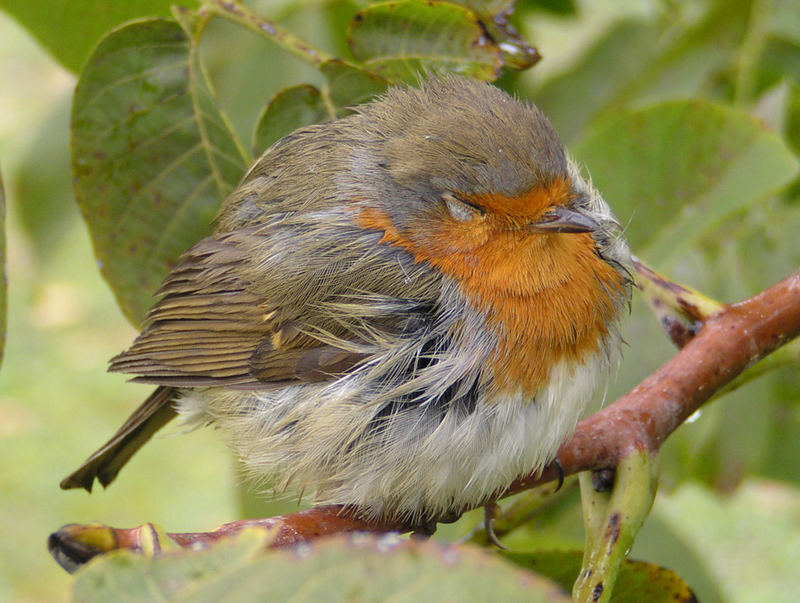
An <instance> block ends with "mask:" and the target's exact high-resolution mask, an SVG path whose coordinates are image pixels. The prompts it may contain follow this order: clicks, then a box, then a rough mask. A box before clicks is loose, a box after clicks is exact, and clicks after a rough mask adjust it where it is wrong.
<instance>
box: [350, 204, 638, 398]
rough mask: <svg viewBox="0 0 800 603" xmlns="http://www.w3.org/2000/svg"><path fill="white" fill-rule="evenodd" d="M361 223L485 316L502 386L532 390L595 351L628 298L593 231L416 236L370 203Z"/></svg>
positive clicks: (452, 231) (455, 231) (450, 231)
mask: <svg viewBox="0 0 800 603" xmlns="http://www.w3.org/2000/svg"><path fill="white" fill-rule="evenodd" d="M358 222H359V224H360V225H362V226H363V227H366V228H370V229H376V230H382V231H383V232H384V236H383V239H382V240H381V242H383V243H388V244H391V245H395V246H398V247H402V248H404V249H406V250H407V251H409V252H411V253H412V254H413V255H414V259H415V261H417V262H422V261H424V262H428V263H429V264H430V265H432V266H434V267H435V268H437V269H438V270H440V271H441V272H442V273H444V274H446V275H448V276H449V277H451V278H453V279H454V280H455V281H456V282H457V283H458V284H459V286H460V287H461V290H462V291H463V292H464V294H465V296H466V297H467V298H468V299H469V300H470V302H471V303H472V304H473V305H474V306H475V307H476V308H478V309H479V310H480V311H482V312H483V313H484V314H485V315H486V317H487V323H488V325H489V327H490V328H492V329H493V330H494V331H495V333H496V335H497V337H498V345H497V349H496V351H495V354H494V358H493V360H492V369H493V372H494V377H495V378H494V383H495V384H496V387H497V388H498V389H499V390H507V391H515V392H518V391H520V390H521V391H522V392H524V393H525V394H528V395H532V394H534V393H535V392H536V391H537V390H539V389H540V388H541V387H542V386H544V385H545V384H546V383H548V379H549V376H550V373H551V371H552V369H553V367H554V366H556V365H557V364H559V363H561V362H565V361H566V362H569V361H580V360H581V359H582V358H583V357H585V355H586V354H587V353H591V352H594V351H596V350H597V349H598V348H599V347H600V346H601V345H603V341H604V339H605V337H606V336H607V335H608V333H609V329H610V328H611V326H612V324H613V322H614V319H615V318H616V314H617V312H618V311H619V309H620V307H621V306H622V305H623V300H624V299H626V295H627V294H626V285H625V279H624V277H623V276H622V275H621V274H620V273H619V272H618V271H617V270H616V269H615V268H614V267H613V266H611V265H610V264H609V263H608V262H606V261H604V260H603V259H602V258H601V257H600V256H599V255H598V254H597V253H596V243H595V241H594V239H593V238H592V236H591V235H590V234H547V235H541V234H530V233H528V232H526V231H525V230H524V229H521V228H499V229H496V228H492V227H491V226H487V227H486V228H483V229H477V228H464V227H463V226H460V225H455V226H454V227H453V226H450V227H448V228H447V229H446V230H445V229H441V232H438V231H437V232H434V234H433V236H428V237H426V238H425V239H420V238H412V237H409V236H406V235H404V233H401V232H399V231H398V230H397V229H396V228H395V227H394V226H393V224H392V222H391V220H390V219H389V217H388V216H387V215H386V214H383V213H382V212H378V211H375V210H365V211H362V213H361V214H360V216H359V219H358Z"/></svg>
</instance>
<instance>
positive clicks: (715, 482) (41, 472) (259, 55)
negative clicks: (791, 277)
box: [0, 0, 800, 602]
mask: <svg viewBox="0 0 800 603" xmlns="http://www.w3.org/2000/svg"><path fill="white" fill-rule="evenodd" d="M253 4H254V5H255V6H256V7H257V8H258V9H259V10H261V12H263V13H264V14H267V15H269V16H271V17H273V18H276V19H278V20H279V21H280V22H282V23H284V24H285V25H286V27H288V28H289V29H291V30H293V31H296V32H298V33H300V34H301V35H303V36H304V37H305V38H306V39H308V40H311V41H313V42H314V43H315V44H316V45H318V46H320V47H323V48H325V49H327V50H329V51H330V52H332V53H334V54H339V55H346V54H347V48H346V46H345V45H344V43H343V39H342V36H341V31H342V30H343V29H344V27H345V26H346V23H347V21H348V20H349V18H351V17H352V15H353V14H354V13H355V11H356V10H357V9H358V8H359V7H360V6H361V5H362V4H363V3H358V2H344V1H327V2H325V1H319V2H313V3H307V2H306V3H300V2H290V1H282V2H261V3H260V4H259V3H253ZM15 5H16V7H15ZM799 5H800V3H797V2H795V1H789V0H785V1H778V0H775V1H773V2H767V1H753V2H713V1H708V2H696V3H695V2H691V3H690V2H686V3H681V2H669V1H655V0H653V1H651V2H645V1H633V0H630V1H621V0H615V1H613V2H605V3H594V2H584V3H574V4H573V3H571V2H567V1H558V0H554V1H551V2H521V3H520V4H519V6H518V11H517V12H518V13H519V17H518V20H517V25H518V26H519V27H520V29H521V30H522V31H523V33H524V34H525V37H526V39H528V40H529V41H531V42H532V43H533V44H535V45H536V46H537V47H538V48H539V50H540V52H541V53H542V54H543V56H544V59H543V60H542V62H541V63H540V64H539V65H537V66H536V67H534V68H533V69H532V70H530V71H528V72H525V73H523V74H521V75H517V74H514V75H510V76H506V77H504V78H503V79H502V80H501V85H503V86H505V87H507V88H510V89H513V90H516V91H517V92H518V93H519V94H521V95H523V96H526V97H528V98H530V99H531V100H533V101H534V102H536V103H538V104H539V105H540V107H541V108H542V109H543V110H544V111H545V112H546V113H547V114H548V115H549V116H550V118H551V119H552V121H553V122H554V124H555V126H556V128H557V129H558V130H559V132H560V133H561V134H562V136H563V138H564V140H565V142H566V143H567V144H568V145H571V146H573V147H574V148H576V149H578V151H579V156H580V157H581V158H583V157H584V156H591V155H592V152H591V151H592V148H591V144H590V143H591V139H592V135H593V133H596V132H599V131H602V130H603V128H604V127H608V124H609V123H613V119H614V118H615V116H617V115H618V114H620V113H621V112H623V111H627V110H631V109H636V108H639V107H647V106H649V105H651V104H652V103H657V102H660V101H665V100H672V99H686V98H692V99H710V100H713V101H715V102H718V103H721V104H722V105H725V106H728V107H734V108H736V109H738V110H742V111H746V112H747V113H749V114H751V115H754V116H756V117H758V118H759V119H760V120H761V121H762V123H763V124H764V125H765V127H766V128H768V129H769V130H770V131H773V132H776V133H778V134H779V135H780V136H781V137H782V138H783V140H784V141H785V142H786V143H787V144H788V145H789V146H790V147H791V148H792V149H793V150H794V152H795V154H796V153H797V152H798V149H799V148H800V93H798V90H799V89H800V6H799ZM20 6H24V3H17V2H10V1H7V2H0V7H1V8H5V9H6V10H8V11H9V12H10V13H12V14H15V15H16V16H17V18H18V19H20V20H22V21H24V19H22V18H21V17H20V12H19V10H20V9H19V7H20ZM15 10H16V11H17V12H14V11H15ZM210 33H211V34H212V35H210V36H209V38H210V39H209V41H208V43H207V45H206V48H205V51H206V53H205V54H206V57H207V60H208V63H209V66H210V69H211V72H212V76H213V79H214V81H215V83H216V86H217V91H218V95H219V98H220V102H221V103H222V104H223V106H224V107H225V109H226V110H227V112H228V114H229V116H231V118H232V121H233V122H234V125H235V126H236V127H237V129H238V130H239V132H240V135H241V138H242V139H243V140H244V141H249V140H250V139H251V135H250V132H251V131H252V128H253V123H254V121H255V119H256V117H257V115H258V113H259V112H260V110H261V109H262V107H263V105H264V103H265V102H266V100H267V99H268V98H269V97H270V96H271V95H272V94H274V93H275V92H277V91H278V90H280V89H281V88H282V87H284V86H286V85H293V84H297V83H301V82H306V81H309V82H312V83H319V82H320V81H321V78H320V76H319V74H318V73H316V72H315V71H314V70H312V69H310V68H308V67H307V66H305V65H303V64H302V63H300V62H298V61H296V60H295V59H287V57H286V55H285V54H283V53H281V52H280V51H278V50H276V49H274V48H271V47H269V46H267V45H266V44H265V43H264V42H263V41H261V40H258V39H256V38H254V37H251V36H241V35H238V33H237V32H236V31H235V30H234V28H232V27H231V26H230V25H227V24H219V25H216V24H215V25H214V27H213V28H212V31H211V32H210ZM241 59H243V60H241ZM70 60H71V61H72V64H73V65H79V64H80V62H81V58H80V56H78V57H73V58H71V59H70ZM75 77H76V76H75V74H74V73H73V72H70V71H68V70H66V69H65V68H63V67H61V66H60V65H59V64H58V63H57V62H56V61H54V60H53V59H52V58H51V57H50V55H48V54H47V53H46V52H45V51H44V50H43V49H42V48H41V47H40V46H39V45H38V44H37V42H36V41H35V40H34V39H33V38H32V37H31V36H30V35H29V34H28V33H26V31H25V30H24V29H23V28H21V27H20V26H19V25H18V24H17V23H16V22H15V21H12V20H11V19H10V18H9V17H7V16H6V15H5V14H4V13H2V12H0V82H2V84H0V169H2V174H3V180H4V183H5V188H6V195H7V198H8V220H7V232H8V234H7V236H8V258H9V261H8V281H9V316H8V333H7V346H6V351H5V358H4V362H3V365H2V370H0V600H14V601H28V600H29V601H52V600H63V599H65V598H66V597H67V592H68V588H69V584H70V582H71V578H70V577H69V576H68V575H67V574H65V573H64V572H63V571H62V570H61V569H60V568H59V567H58V566H57V565H56V564H55V562H53V561H52V560H51V559H50V557H49V555H48V554H47V551H46V548H45V541H46V538H47V535H48V534H49V533H50V532H52V531H54V530H55V529H57V528H58V527H60V526H61V525H62V524H65V523H70V522H76V523H86V522H90V521H93V520H97V521H101V522H103V523H106V524H109V525H114V526H118V527H131V526H135V525H138V524H141V523H144V522H153V523H156V524H159V525H160V526H162V527H164V528H165V529H166V530H168V531H200V530H207V529H211V528H214V527H216V526H217V525H219V524H221V523H223V522H226V521H231V520H233V519H237V518H239V517H241V516H242V515H243V514H253V513H258V512H275V511H276V507H262V508H250V509H246V508H245V509H243V504H242V503H241V502H240V496H239V494H238V490H239V489H240V479H239V478H238V477H237V475H236V470H235V463H234V461H233V460H232V458H231V456H230V455H229V454H228V452H227V450H226V448H225V446H224V445H223V444H222V443H221V441H220V439H219V438H218V436H217V434H215V433H214V431H213V430H211V429H206V430H199V431H195V432H191V433H188V434H182V433H180V428H179V427H172V428H170V429H168V430H167V431H168V432H169V433H168V434H167V435H166V436H162V437H157V438H156V439H154V441H153V442H151V443H150V444H148V445H147V446H145V447H144V448H143V449H142V451H141V452H140V453H139V454H137V455H136V457H135V458H134V459H133V461H132V462H131V463H130V465H129V466H128V467H127V468H126V469H125V471H124V472H123V474H122V476H121V478H120V479H119V480H118V481H117V482H115V483H114V484H113V486H112V487H110V489H109V490H108V491H103V490H102V489H101V488H98V490H96V491H95V492H94V494H92V495H91V496H89V495H87V494H86V493H85V492H82V491H80V492H79V491H74V490H73V491H69V492H62V491H61V490H59V488H58V482H59V481H60V479H61V478H62V477H64V475H66V474H67V473H68V472H69V471H71V470H72V469H74V468H75V466H76V465H77V464H78V463H80V462H81V461H82V460H83V459H84V458H85V457H86V456H87V455H88V454H89V453H90V452H92V451H93V450H94V449H95V448H96V447H97V445H99V444H101V443H102V442H103V441H105V439H106V438H107V437H108V436H109V435H110V434H111V433H113V432H114V431H115V430H116V429H117V427H118V426H119V425H120V423H121V422H122V420H124V418H125V417H126V416H127V414H128V413H129V412H130V411H131V410H132V409H133V408H134V407H135V406H136V405H137V404H138V403H139V402H140V401H141V400H142V399H143V398H144V397H145V396H146V395H147V392H148V391H149V389H148V388H147V387H145V386H141V385H132V384H126V383H125V377H124V376H121V375H109V374H107V373H106V372H105V366H106V361H107V359H108V358H110V357H111V356H112V355H114V354H116V353H118V352H119V351H120V350H122V349H123V348H124V347H126V346H127V345H128V344H129V342H130V341H131V339H132V337H133V335H134V330H133V328H132V327H131V326H130V325H129V324H128V323H127V322H126V321H125V319H124V318H123V316H122V314H121V312H120V311H119V309H118V308H117V306H116V304H115V301H114V299H113V296H112V295H111V293H110V291H109V289H108V287H107V286H106V285H105V283H104V282H103V281H102V279H101V278H100V276H99V272H98V270H97V265H96V261H95V260H94V258H93V254H92V250H91V244H90V242H89V237H88V234H87V231H86V228H85V226H84V225H83V223H82V221H81V219H80V216H79V214H78V211H77V208H76V205H75V201H74V199H73V197H72V192H71V179H72V177H71V174H70V171H69V156H68V148H69V146H68V145H69V106H70V100H71V94H72V89H73V87H74V85H75V81H76V79H75ZM243 91H245V92H246V93H243ZM601 159H602V158H599V159H597V162H598V163H599V162H600V160H601ZM593 165H594V164H593V163H592V162H590V163H589V165H588V167H589V169H590V170H592V169H593ZM612 167H613V166H612ZM605 169H606V172H608V171H609V170H608V168H605ZM598 170H599V166H598ZM604 190H606V192H607V189H604ZM798 191H800V187H798V186H797V184H795V185H794V186H790V187H789V188H788V190H785V189H784V190H781V191H779V192H776V193H774V194H770V195H767V196H763V197H760V198H758V199H757V200H755V201H754V202H753V203H751V204H749V205H748V206H747V207H746V208H743V209H741V210H740V211H737V212H734V213H733V214H731V215H729V216H727V217H725V219H724V220H721V221H720V223H719V224H718V225H717V228H716V230H715V233H714V235H713V236H712V235H708V236H704V237H702V238H700V240H698V241H695V242H693V244H692V245H691V246H685V247H680V248H678V249H675V250H672V252H671V253H670V258H669V260H668V261H666V260H665V261H664V262H663V264H662V263H659V262H658V261H657V260H658V258H648V259H650V261H651V262H653V263H654V264H655V266H656V267H657V268H659V269H661V270H663V271H664V272H666V273H668V274H670V275H671V276H673V277H674V278H676V279H678V280H683V281H685V282H687V283H688V284H691V285H692V286H694V287H696V288H698V289H700V290H702V291H704V292H706V293H708V294H710V295H712V296H714V297H716V298H717V299H720V300H722V301H734V300H736V299H739V298H742V297H746V296H748V295H751V294H753V293H755V292H757V291H758V290H760V289H762V288H764V287H766V286H768V285H769V284H771V283H772V282H774V281H775V280H777V279H779V278H781V277H782V276H785V275H787V274H789V273H790V272H792V271H793V270H796V269H797V266H798V265H800V244H798V235H797V233H798V232H800V210H799V209H798V203H799V200H798V199H799V195H798ZM607 197H608V201H609V202H610V203H611V204H612V205H614V203H615V199H614V198H613V196H608V195H607ZM627 209H628V208H626V211H627ZM658 215H659V214H658V213H657V208H656V207H652V206H651V207H648V206H647V205H642V206H637V207H635V209H634V210H633V211H630V212H628V213H627V214H622V218H623V220H624V221H625V223H626V224H628V225H629V226H628V228H629V229H630V231H631V235H632V236H635V235H636V233H641V232H643V231H645V230H647V229H650V230H651V231H652V230H653V229H654V223H656V222H658V221H659V220H660V219H661V218H656V217H655V216H658ZM659 225H660V222H659V223H658V224H656V226H659ZM625 337H626V339H627V340H628V342H629V350H628V354H627V358H626V361H625V362H624V364H623V367H622V371H621V374H620V376H619V378H618V379H617V381H616V382H615V383H614V385H613V386H612V387H611V388H610V389H609V392H608V393H607V396H606V398H607V400H609V401H611V400H613V399H615V397H616V396H618V395H619V394H621V393H624V392H625V391H627V390H628V389H629V388H630V387H631V386H633V385H634V384H635V383H637V382H638V381H639V380H640V379H641V378H643V377H644V376H645V375H647V374H648V373H649V372H651V371H652V370H653V369H654V368H655V367H656V366H658V364H660V363H661V362H663V360H664V359H666V358H668V357H669V356H670V355H671V354H672V353H673V350H672V348H671V346H670V344H669V343H668V342H667V340H666V338H665V337H664V336H663V334H661V333H660V330H659V327H658V325H657V323H656V321H655V319H654V318H653V317H652V316H651V314H650V313H649V311H648V310H647V309H646V308H644V307H643V304H642V303H641V301H639V300H637V301H636V302H635V304H634V309H633V313H632V317H631V319H630V320H629V321H628V324H627V326H626V331H625ZM795 366H796V365H795ZM798 394H800V377H798V371H797V369H796V368H785V369H782V370H780V371H777V372H775V373H773V374H770V375H769V376H768V377H767V378H764V379H761V380H759V381H757V382H754V383H752V384H750V385H748V386H746V387H745V388H743V389H741V390H739V391H737V392H735V393H734V394H732V395H729V396H727V397H726V398H725V399H723V400H720V401H719V402H716V403H714V404H713V405H711V406H709V407H708V408H707V409H704V410H703V411H702V412H701V413H699V414H698V416H696V417H694V418H693V420H692V421H691V422H690V423H688V424H687V425H685V426H683V427H682V428H681V429H680V430H679V431H678V432H677V433H676V434H675V435H674V436H673V437H672V438H671V439H670V441H669V442H668V444H667V446H666V447H665V450H664V453H663V455H662V469H663V472H662V488H661V490H660V493H659V496H658V499H657V501H656V504H655V507H654V510H653V513H652V515H651V517H650V519H649V520H648V522H647V523H646V525H645V527H644V529H643V531H642V533H641V534H640V536H639V538H638V540H637V543H636V546H635V547H634V550H633V553H632V556H633V557H635V558H641V559H645V560H648V561H652V562H656V563H661V564H663V565H665V566H667V567H670V568H672V569H674V570H676V571H677V572H678V573H679V574H680V575H681V576H682V577H683V578H684V579H685V580H686V581H687V582H688V583H689V584H690V585H691V586H692V587H693V588H694V589H695V591H696V592H697V593H698V595H699V597H700V600H701V601H787V602H788V601H796V600H800V577H799V575H798V572H797V568H798V567H800V488H799V487H798V484H800V450H798V448H799V447H798V444H797V442H800V402H798ZM173 436H174V437H173ZM248 500H252V497H250V498H248ZM279 508H280V509H281V510H291V509H293V508H296V505H295V504H294V503H287V502H284V503H282V505H281V506H280V507H279ZM478 519H479V518H478V516H476V515H475V514H471V515H470V516H469V517H467V518H465V519H464V520H462V522H459V523H458V524H455V525H454V526H445V527H443V529H442V530H441V531H440V534H439V536H438V537H440V538H442V539H453V538H456V537H458V536H460V535H463V534H465V533H467V532H468V531H469V529H470V528H471V526H473V525H474V524H475V523H476V522H477V521H478ZM581 535H582V527H581V525H580V514H579V511H578V507H577V500H576V497H575V495H574V494H571V495H569V496H567V497H565V498H564V499H563V501H562V502H561V503H560V504H558V505H557V506H555V507H554V508H552V509H550V510H549V511H547V512H546V513H545V514H543V515H542V516H541V517H539V518H537V520H536V521H535V522H534V523H533V524H532V525H531V527H530V528H529V529H526V530H521V531H520V533H518V534H515V535H514V536H513V538H512V539H510V540H509V544H511V546H512V547H514V548H518V549H519V550H525V549H526V548H530V547H532V546H541V547H558V546H562V547H567V546H569V547H573V548H577V547H580V546H581V544H582V542H581Z"/></svg>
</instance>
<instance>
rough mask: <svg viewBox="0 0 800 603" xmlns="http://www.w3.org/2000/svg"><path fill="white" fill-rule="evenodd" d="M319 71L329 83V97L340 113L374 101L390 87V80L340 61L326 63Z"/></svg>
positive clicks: (334, 60)
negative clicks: (375, 97)
mask: <svg viewBox="0 0 800 603" xmlns="http://www.w3.org/2000/svg"><path fill="white" fill-rule="evenodd" d="M319 70H320V72H321V73H322V75H324V76H325V79H326V80H327V81H328V96H329V97H330V99H331V103H333V105H334V107H335V108H336V109H337V110H339V113H342V111H341V110H342V109H346V108H348V107H352V106H353V105H358V104H361V103H365V102H367V101H370V100H372V98H373V97H374V96H375V95H376V94H380V93H381V92H383V91H384V90H386V88H388V86H389V80H387V79H386V78H384V77H382V76H380V75H378V74H377V73H373V72H372V71H368V70H367V69H363V68H361V67H359V66H357V65H353V64H352V63H347V62H345V61H342V60H339V59H333V60H330V61H325V62H324V63H323V64H322V65H320V68H319Z"/></svg>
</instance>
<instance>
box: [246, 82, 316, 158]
mask: <svg viewBox="0 0 800 603" xmlns="http://www.w3.org/2000/svg"><path fill="white" fill-rule="evenodd" d="M329 118H330V115H329V114H328V110H327V108H326V107H325V100H324V99H323V98H322V94H321V93H320V91H319V90H318V89H316V88H315V87H314V86H309V85H308V84H301V85H299V86H294V87H292V88H286V89H285V90H281V91H280V92H278V94H276V95H275V96H273V97H272V99H271V100H270V101H269V104H268V105H267V106H266V107H264V111H263V112H262V113H261V115H260V116H259V118H258V123H257V125H256V131H255V133H254V135H253V153H254V154H255V155H261V153H263V152H264V151H265V150H266V149H267V148H268V147H270V146H271V145H272V144H273V143H274V142H275V141H277V140H279V139H280V138H283V137H284V136H286V135H287V134H290V133H291V132H293V131H294V130H296V129H297V128H299V127H301V126H307V125H309V124H313V123H318V122H323V121H326V120H328V119H329Z"/></svg>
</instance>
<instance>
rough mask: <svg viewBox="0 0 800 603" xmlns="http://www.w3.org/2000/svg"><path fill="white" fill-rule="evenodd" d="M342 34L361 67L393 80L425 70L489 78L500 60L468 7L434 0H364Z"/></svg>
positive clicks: (495, 74) (494, 75) (496, 71)
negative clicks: (368, 2)
mask: <svg viewBox="0 0 800 603" xmlns="http://www.w3.org/2000/svg"><path fill="white" fill-rule="evenodd" d="M348 38H349V42H350V48H351V49H352V51H353V54H354V55H355V56H356V58H358V59H359V60H360V61H363V62H364V66H365V67H367V68H368V69H370V70H371V71H374V72H376V73H379V74H380V75H383V76H384V77H387V78H389V79H390V80H394V81H398V80H400V81H415V80H416V78H417V77H418V76H419V75H420V74H421V73H423V72H424V71H426V70H437V71H453V72H456V73H461V74H464V75H469V76H471V77H474V78H477V79H482V80H490V81H492V80H495V79H497V77H498V76H499V75H500V68H501V67H502V66H503V57H502V52H501V51H500V49H499V48H498V47H497V46H496V45H495V44H494V43H493V42H492V41H491V40H490V39H489V38H488V37H487V36H486V34H485V33H484V29H483V27H482V26H481V23H480V21H479V20H478V18H477V16H476V15H475V14H474V13H473V12H472V11H470V10H469V9H467V8H464V7H463V6H458V5H455V4H449V3H446V2H437V1H435V0H430V1H427V2H426V1H422V0H400V1H398V2H385V3H382V4H374V5H372V6H369V7H367V8H365V9H364V10H362V11H361V12H359V13H358V14H357V15H356V17H355V19H354V20H353V22H352V23H351V24H350V29H349V31H348Z"/></svg>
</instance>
